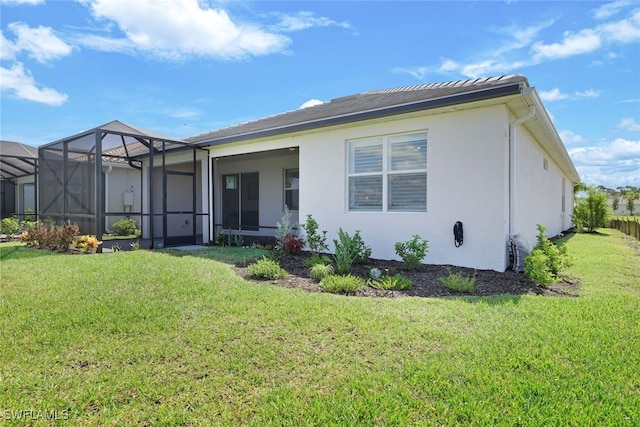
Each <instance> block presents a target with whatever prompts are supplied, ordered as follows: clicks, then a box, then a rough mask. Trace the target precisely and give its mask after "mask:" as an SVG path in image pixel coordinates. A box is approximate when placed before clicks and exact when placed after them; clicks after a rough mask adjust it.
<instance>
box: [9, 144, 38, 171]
mask: <svg viewBox="0 0 640 427" xmlns="http://www.w3.org/2000/svg"><path fill="white" fill-rule="evenodd" d="M37 159H38V149H37V148H36V147H31V146H29V145H25V144H21V143H19V142H13V141H0V178H2V179H7V180H10V179H13V178H18V177H21V176H25V175H33V174H35V172H36V162H37Z"/></svg>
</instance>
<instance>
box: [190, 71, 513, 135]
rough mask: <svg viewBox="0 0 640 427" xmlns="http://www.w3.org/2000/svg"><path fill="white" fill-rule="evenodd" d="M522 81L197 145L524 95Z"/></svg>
mask: <svg viewBox="0 0 640 427" xmlns="http://www.w3.org/2000/svg"><path fill="white" fill-rule="evenodd" d="M522 87H523V86H522V84H521V83H516V84H511V85H506V86H499V87H492V88H488V89H482V90H479V91H473V92H465V93H461V94H458V95H452V96H446V97H441V98H433V99H427V100H424V101H418V102H413V103H408V104H401V105H394V106H390V107H383V108H379V109H375V110H367V111H362V112H357V113H352V114H346V115H342V116H335V117H328V118H324V119H318V120H314V121H309V122H302V123H295V124H291V125H285V126H281V127H276V128H271V129H264V130H258V131H254V132H248V133H244V134H239V135H231V136H228V137H222V138H219V139H214V140H210V141H203V142H199V143H197V144H196V145H198V146H200V147H204V146H213V145H219V144H226V143H230V142H238V141H243V140H248V139H256V138H263V137H269V136H275V135H281V134H286V133H293V132H299V131H305V130H311V129H316V128H321V127H329V126H335V125H341V124H346V123H353V122H357V121H361V120H369V119H377V118H381V117H386V116H393V115H398V114H404V113H412V112H416V111H420V110H431V109H434V108H439V107H447V106H451V105H456V104H464V103H468V102H474V101H482V100H486V99H491V98H499V97H503V96H509V95H516V94H520V93H521V90H522Z"/></svg>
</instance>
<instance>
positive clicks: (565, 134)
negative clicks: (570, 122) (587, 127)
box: [558, 130, 584, 145]
mask: <svg viewBox="0 0 640 427" xmlns="http://www.w3.org/2000/svg"><path fill="white" fill-rule="evenodd" d="M558 135H559V136H560V139H561V140H562V142H563V143H564V145H569V144H577V143H580V142H583V141H584V138H583V137H582V136H580V135H577V134H575V133H573V132H571V131H570V130H561V131H559V132H558Z"/></svg>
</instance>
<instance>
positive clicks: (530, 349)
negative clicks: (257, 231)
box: [0, 229, 640, 426]
mask: <svg viewBox="0 0 640 427" xmlns="http://www.w3.org/2000/svg"><path fill="white" fill-rule="evenodd" d="M601 232H602V233H601V234H593V235H587V234H580V235H570V236H568V237H567V238H565V239H566V241H567V242H568V245H569V252H570V253H571V254H573V255H574V256H575V258H576V263H575V265H574V266H573V267H572V268H571V269H570V270H569V271H568V272H567V273H568V274H569V275H571V276H574V277H579V278H580V280H581V281H582V286H581V290H580V296H579V297H576V298H571V297H564V298H557V297H544V296H528V295H526V296H509V295H504V296H497V297H456V298H439V299H436V298H409V297H408V298H398V299H384V298H355V297H344V296H336V295H330V294H316V293H307V292H304V291H300V290H296V289H284V288H281V287H277V286H272V285H269V284H254V283H249V282H245V281H243V280H242V279H240V278H239V277H237V276H236V275H235V274H234V272H233V270H232V268H231V267H230V266H229V265H228V264H224V263H223V262H220V261H218V259H222V260H223V261H225V262H234V261H237V260H249V259H252V258H255V257H258V256H260V255H261V253H260V251H255V250H251V252H249V250H245V251H242V250H239V249H236V252H235V253H230V252H228V251H225V250H220V249H216V248H212V249H207V250H201V251H196V252H190V253H182V252H178V251H175V250H161V251H134V252H117V253H112V254H103V255H75V256H69V255H58V254H51V253H47V252H41V251H37V250H31V249H27V248H25V247H22V246H20V245H17V244H2V245H0V260H1V261H0V262H1V266H0V268H1V270H0V274H1V285H0V333H1V338H2V342H1V344H0V411H2V413H0V416H2V418H1V419H2V421H0V423H6V424H7V425H24V424H25V422H26V423H27V424H29V423H32V424H47V423H55V421H51V420H49V421H46V420H44V421H43V419H45V418H58V419H61V420H65V421H63V422H62V421H60V423H63V424H64V425H81V426H91V425H100V426H102V425H107V426H108V425H113V426H116V425H118V426H119V425H167V426H175V425H196V426H198V425H202V426H208V425H269V424H277V425H292V426H298V425H408V424H409V425H410V424H424V425H482V426H484V425H575V426H578V425H579V426H584V425H586V426H589V425H611V426H637V425H640V409H639V408H640V368H639V367H640V256H639V255H638V254H639V253H640V251H637V247H636V249H635V250H634V249H633V248H632V247H631V246H630V245H631V243H630V242H629V239H628V238H626V237H624V236H623V235H622V233H619V232H617V231H615V230H609V229H606V230H601ZM223 257H224V258H223Z"/></svg>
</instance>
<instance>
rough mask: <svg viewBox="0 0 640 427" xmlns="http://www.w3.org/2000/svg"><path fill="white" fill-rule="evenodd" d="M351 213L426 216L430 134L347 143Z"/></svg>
mask: <svg viewBox="0 0 640 427" xmlns="http://www.w3.org/2000/svg"><path fill="white" fill-rule="evenodd" d="M348 150H349V151H348V156H349V169H348V177H349V186H348V191H349V196H348V199H349V210H350V211H372V212H387V211H390V212H425V211H426V210H427V133H426V132H420V133H413V134H405V135H393V136H384V137H378V138H371V139H362V140H357V141H349V142H348Z"/></svg>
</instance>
